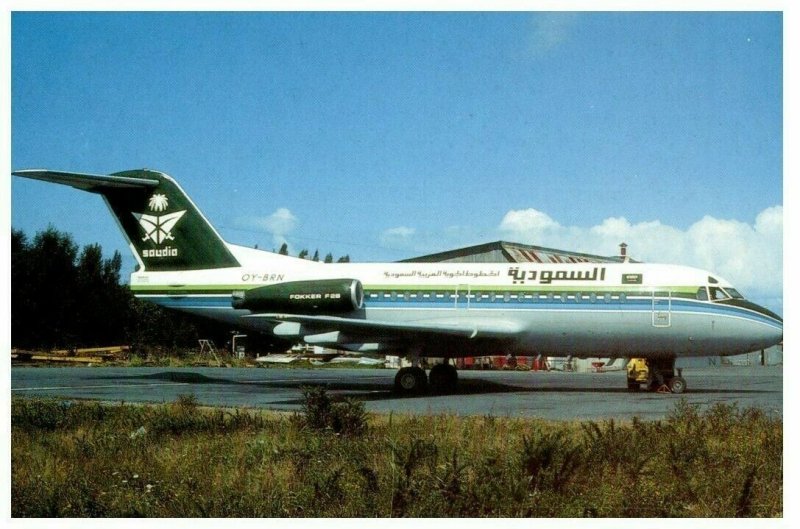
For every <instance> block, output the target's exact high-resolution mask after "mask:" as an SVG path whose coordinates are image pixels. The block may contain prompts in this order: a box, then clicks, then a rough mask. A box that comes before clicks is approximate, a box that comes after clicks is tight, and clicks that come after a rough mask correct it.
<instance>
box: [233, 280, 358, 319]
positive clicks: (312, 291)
mask: <svg viewBox="0 0 800 529" xmlns="http://www.w3.org/2000/svg"><path fill="white" fill-rule="evenodd" d="M232 304H233V308H235V309H247V310H249V311H251V312H285V313H302V314H308V313H336V312H352V311H354V310H358V309H360V308H361V307H363V306H364V287H363V286H362V285H361V281H359V280H358V279H320V280H313V281H287V282H285V283H278V284H275V285H266V286H263V287H257V288H253V289H250V290H246V291H241V292H234V293H233V300H232Z"/></svg>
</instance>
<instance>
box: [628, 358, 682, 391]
mask: <svg viewBox="0 0 800 529" xmlns="http://www.w3.org/2000/svg"><path fill="white" fill-rule="evenodd" d="M642 385H645V387H647V388H648V389H650V390H651V391H658V392H660V393H678V394H679V393H683V392H684V391H686V380H685V379H684V378H683V376H681V370H680V369H678V370H677V375H676V374H675V358H657V359H645V358H631V360H630V361H629V362H628V390H629V391H639V389H640V388H641V386H642Z"/></svg>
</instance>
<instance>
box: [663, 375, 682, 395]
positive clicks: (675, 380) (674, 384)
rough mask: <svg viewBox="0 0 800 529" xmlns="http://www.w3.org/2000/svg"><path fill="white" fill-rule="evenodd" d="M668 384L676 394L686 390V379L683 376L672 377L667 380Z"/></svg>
mask: <svg viewBox="0 0 800 529" xmlns="http://www.w3.org/2000/svg"><path fill="white" fill-rule="evenodd" d="M667 386H668V387H669V390H670V391H671V392H673V393H675V394H676V395H680V394H681V393H683V392H684V391H686V381H685V380H684V379H683V377H672V378H671V379H669V381H668V382H667Z"/></svg>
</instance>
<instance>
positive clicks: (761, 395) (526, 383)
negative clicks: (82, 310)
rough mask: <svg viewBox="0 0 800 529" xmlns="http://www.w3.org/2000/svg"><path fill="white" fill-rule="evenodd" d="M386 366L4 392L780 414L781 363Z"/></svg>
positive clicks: (133, 378)
mask: <svg viewBox="0 0 800 529" xmlns="http://www.w3.org/2000/svg"><path fill="white" fill-rule="evenodd" d="M395 373H396V371H395V370H392V369H349V368H310V369H301V368H290V369H285V368H224V367H222V368H214V367H207V368H164V367H21V366H14V367H12V369H11V394H12V396H13V397H45V396H46V397H55V398H60V399H93V400H100V401H105V402H128V403H134V402H136V403H143V402H154V403H160V402H171V401H174V400H175V399H176V398H177V397H178V395H183V394H193V395H194V396H195V397H196V398H197V400H198V401H199V402H200V403H201V404H203V405H208V406H223V407H249V408H266V409H271V410H283V411H297V410H300V407H301V404H302V388H303V387H306V386H312V385H323V386H325V387H327V388H328V391H329V393H330V394H331V395H335V396H349V397H353V398H356V399H359V400H361V401H363V402H364V403H365V407H366V409H367V411H370V412H376V413H403V414H455V415H492V416H498V417H541V418H545V419H554V420H576V419H590V420H602V419H609V418H614V419H619V420H626V419H631V418H633V417H635V416H636V417H639V418H640V419H645V420H657V419H663V418H665V417H666V416H667V415H668V414H669V413H670V411H672V410H674V409H675V405H676V403H678V402H679V401H680V399H683V398H685V399H686V401H688V402H689V403H691V404H696V405H698V406H699V407H700V409H705V408H707V407H708V406H711V405H713V404H714V403H717V402H724V403H728V404H731V403H735V404H736V405H737V406H738V407H739V408H740V409H743V408H750V407H755V408H761V409H762V410H764V412H765V413H767V414H769V415H770V416H779V417H782V415H783V368H782V366H767V367H761V366H746V367H705V368H693V369H685V370H684V372H683V376H684V378H685V379H686V382H687V390H686V393H684V394H682V395H673V394H662V393H653V392H647V391H640V392H629V391H628V390H627V388H626V380H625V373H624V372H622V371H616V372H608V373H565V372H555V371H550V372H534V371H530V372H527V371H468V370H467V371H459V387H458V389H457V390H456V391H455V392H453V393H451V394H448V395H422V396H418V397H399V396H397V395H395V394H394V393H393V392H392V386H393V382H394V376H395Z"/></svg>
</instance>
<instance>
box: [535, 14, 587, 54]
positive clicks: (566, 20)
mask: <svg viewBox="0 0 800 529" xmlns="http://www.w3.org/2000/svg"><path fill="white" fill-rule="evenodd" d="M578 16H579V14H578V13H536V14H535V15H533V31H532V34H531V51H532V52H533V53H534V54H535V55H539V54H542V53H544V52H547V51H549V50H551V49H553V48H555V47H557V46H558V45H560V44H561V43H563V42H565V41H566V40H567V39H568V38H569V37H570V35H571V34H572V28H573V27H574V26H575V23H576V21H577V20H578Z"/></svg>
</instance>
